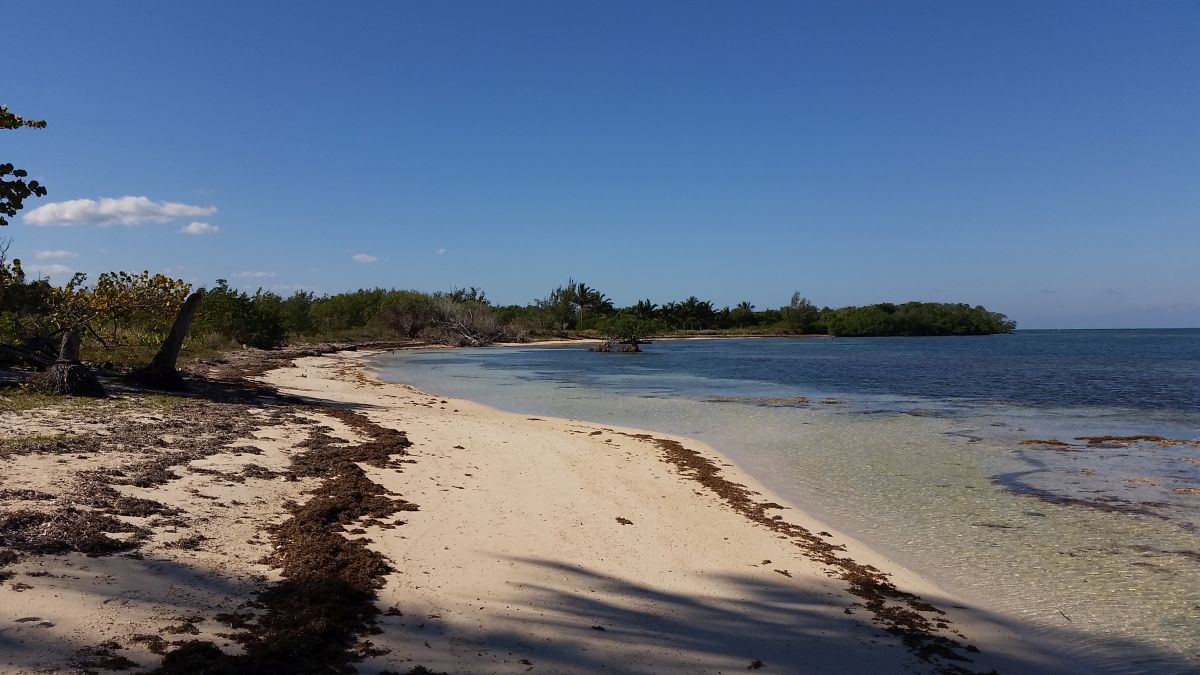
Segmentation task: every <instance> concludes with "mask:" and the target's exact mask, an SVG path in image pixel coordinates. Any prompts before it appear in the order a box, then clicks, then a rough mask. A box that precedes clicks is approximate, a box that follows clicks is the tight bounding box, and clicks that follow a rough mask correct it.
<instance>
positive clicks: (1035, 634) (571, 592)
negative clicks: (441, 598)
mask: <svg viewBox="0 0 1200 675" xmlns="http://www.w3.org/2000/svg"><path fill="white" fill-rule="evenodd" d="M508 560H510V561H511V562H513V563H515V564H516V565H517V566H518V568H519V567H521V566H525V567H527V568H535V575H536V576H538V577H539V578H542V579H546V580H548V581H547V582H546V583H543V584H534V585H528V584H522V585H520V587H519V589H514V591H513V592H512V593H510V594H508V595H507V596H505V597H498V598H493V599H492V600H493V601H494V602H493V605H494V606H493V608H492V609H491V611H488V612H487V613H486V614H482V613H481V614H480V615H479V616H480V617H483V618H476V616H473V615H471V613H470V612H471V610H474V609H475V607H463V608H462V609H463V610H464V611H463V612H462V614H461V615H460V614H455V615H452V616H449V618H441V617H438V618H426V617H429V616H430V615H429V612H430V611H431V610H432V608H428V607H424V608H423V607H418V606H414V605H412V604H408V603H404V602H400V603H399V604H398V606H399V608H400V609H401V610H402V611H403V613H404V615H405V616H402V617H384V619H383V621H382V622H381V627H382V628H384V631H385V632H384V634H382V635H379V636H376V637H375V638H373V640H374V642H375V643H376V644H377V645H379V646H384V647H388V648H390V649H392V650H393V653H394V654H398V655H404V654H418V655H421V657H422V663H425V664H427V665H429V666H430V667H433V668H434V669H435V670H449V671H455V670H459V671H461V670H463V669H464V665H463V664H464V663H466V664H469V665H467V666H465V668H466V669H467V670H469V671H470V672H479V673H484V672H520V669H519V668H518V666H520V665H522V664H521V661H520V659H522V658H524V659H526V660H528V661H530V662H531V663H532V664H533V665H535V666H536V671H537V672H566V673H581V672H620V673H700V672H735V671H742V670H747V669H754V668H752V665H753V664H755V663H762V664H764V668H765V669H767V672H784V673H834V672H836V673H878V672H898V671H906V672H990V671H992V670H996V671H998V672H1001V673H1083V672H1114V673H1123V672H1130V673H1133V672H1161V673H1172V672H1178V673H1185V672H1195V666H1196V664H1195V663H1194V662H1191V663H1189V662H1187V661H1185V660H1183V659H1182V658H1181V657H1180V656H1178V655H1177V654H1171V653H1167V652H1165V651H1163V650H1161V649H1159V648H1157V647H1155V646H1154V645H1152V644H1148V643H1141V642H1136V641H1131V640H1120V639H1104V640H1099V639H1098V638H1097V637H1096V636H1094V635H1086V634H1084V633H1082V632H1078V631H1072V630H1071V629H1069V628H1062V629H1053V630H1050V629H1046V628H1044V627H1036V628H1035V627H1033V626H1031V625H1020V624H1014V623H1013V622H1012V621H1011V620H1009V619H1005V618H1002V617H1000V616H997V615H995V614H994V613H991V612H988V611H986V610H983V609H980V608H975V607H964V606H962V605H955V604H954V602H955V601H954V600H952V599H949V598H940V597H930V598H927V599H928V600H931V601H932V602H934V603H935V604H939V605H940V606H943V607H947V608H950V607H952V606H953V607H954V608H953V609H951V610H950V615H949V616H950V617H951V621H953V620H954V619H953V617H955V616H958V617H960V618H964V617H968V616H969V618H970V619H973V620H976V621H978V620H983V621H987V622H991V623H996V624H1000V625H1001V626H1005V627H1007V628H1009V629H1010V630H1012V631H1013V633H1015V635H1016V636H1017V638H1018V643H1017V644H1008V645H991V644H987V642H986V641H983V642H981V643H980V644H979V647H980V649H981V651H980V652H978V653H968V654H966V655H965V656H966V657H967V658H969V660H962V661H958V660H947V659H945V658H940V657H935V658H932V659H930V660H923V659H921V658H920V657H918V656H917V655H915V654H914V653H913V652H911V651H909V650H907V649H906V648H905V647H904V645H903V642H902V641H901V639H900V638H899V637H898V636H895V635H891V634H889V633H887V632H886V631H884V630H883V629H881V628H879V627H877V626H875V625H873V624H872V621H871V617H870V615H869V613H868V612H866V611H861V612H857V613H854V614H848V613H846V611H845V609H844V608H843V607H842V606H840V605H837V604H836V603H835V602H832V601H831V598H830V597H829V596H828V595H827V594H825V593H823V592H814V591H812V590H808V589H805V588H804V587H802V586H800V585H799V584H796V583H792V582H788V581H786V580H780V581H773V580H764V579H763V578H761V576H752V575H718V576H715V577H713V578H715V579H717V580H718V581H720V582H721V584H720V587H721V588H723V589H725V591H724V592H723V593H722V594H720V595H697V594H692V593H688V592H686V591H683V592H681V591H667V590H663V589H662V588H661V587H655V586H651V585H648V584H646V583H642V582H639V581H635V580H632V579H625V578H620V577H616V576H610V575H605V574H601V573H598V572H596V571H593V570H590V569H587V568H584V567H580V566H576V565H571V564H567V563H564V562H560V561H554V560H543V559H530V558H508ZM514 576H519V575H514ZM486 604H487V601H486V600H485V601H482V602H478V603H476V607H479V605H486ZM496 605H498V606H500V607H504V608H506V609H505V611H496V609H497V608H496ZM479 609H481V610H482V609H483V608H482V607H480V608H479ZM440 611H444V612H446V613H447V614H449V611H448V610H445V609H443V610H440ZM435 616H436V615H435ZM481 622H482V624H481ZM967 638H968V639H967V642H974V640H972V639H971V638H972V636H971V635H968V636H967ZM1024 640H1028V642H1025V643H1024V644H1022V643H1021V642H1020V641H1024ZM1035 641H1036V645H1035ZM1058 646H1061V647H1059V649H1062V650H1063V651H1059V649H1056V647H1058ZM1055 652H1058V653H1055ZM456 655H457V656H456ZM1081 656H1086V660H1085V661H1080V660H1079V658H1080V657H1081ZM463 657H466V658H465V660H464V659H463ZM396 665H397V664H396V662H395V661H394V660H392V659H391V658H390V657H389V658H385V659H380V660H377V661H372V662H369V663H367V664H364V667H362V668H360V670H361V671H362V672H380V671H382V670H386V669H388V668H396Z"/></svg>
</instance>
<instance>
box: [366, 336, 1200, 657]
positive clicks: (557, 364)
mask: <svg viewBox="0 0 1200 675" xmlns="http://www.w3.org/2000/svg"><path fill="white" fill-rule="evenodd" d="M372 365H373V366H374V367H376V368H377V369H378V371H379V372H380V374H381V375H382V376H383V377H385V378H389V379H393V380H395V381H400V382H405V383H409V384H413V385H414V386H417V387H418V388H420V389H422V390H425V391H429V392H431V393H438V394H443V395H448V396H456V397H461V398H467V399H472V400H476V401H480V402H482V403H486V404H489V405H493V406H495V407H499V408H503V409H507V410H512V411H515V412H521V413H526V414H532V415H547V416H558V417H569V418H575V419H582V420H590V421H596V422H610V423H613V424H620V425H626V426H633V427H640V428H645V429H651V430H658V431H664V432H668V433H675V434H681V435H686V436H692V437H696V438H700V439H702V440H705V441H707V442H709V443H711V444H712V445H714V446H715V447H717V448H719V449H720V450H721V451H723V452H725V453H726V454H728V455H729V456H730V457H732V458H733V459H734V461H736V462H737V463H738V464H739V465H740V466H742V467H743V468H745V469H746V470H748V471H749V472H750V473H752V474H754V475H755V476H756V477H757V478H759V479H760V480H762V481H763V482H764V483H766V484H767V485H768V486H769V487H771V488H772V489H774V490H776V491H777V492H779V493H781V494H782V495H783V496H784V497H786V498H788V499H790V500H791V501H793V502H795V503H797V504H800V505H802V506H803V507H804V508H806V509H808V510H810V511H812V512H813V513H814V514H815V515H817V516H819V517H821V518H823V519H824V520H826V521H828V522H830V523H831V524H832V525H834V526H836V527H838V528H840V529H843V530H844V531H847V532H849V533H852V534H853V535H855V536H856V537H857V538H859V539H862V540H864V541H865V542H867V543H869V544H871V545H872V546H875V547H876V548H879V549H881V550H883V551H886V552H887V553H889V554H891V555H893V556H896V557H897V558H899V559H900V560H902V561H903V562H905V563H907V564H908V565H909V566H911V567H913V568H914V569H918V570H921V571H922V572H923V573H925V574H926V575H928V576H930V577H932V578H933V579H934V580H935V581H937V582H939V583H940V584H941V585H943V586H945V587H947V588H949V589H950V590H952V591H954V592H956V593H957V594H959V595H961V596H962V597H964V598H966V599H968V600H974V601H976V602H978V603H979V604H981V605H985V606H988V607H996V608H998V609H999V610H1000V611H1001V612H1002V613H1003V614H1004V615H1005V616H1007V617H1009V618H1011V619H1012V620H1014V621H1015V622H1017V623H1018V624H1019V625H1020V626H1021V627H1022V628H1023V630H1026V631H1036V632H1038V633H1041V634H1043V635H1044V636H1046V637H1047V638H1048V639H1051V640H1054V641H1057V642H1058V643H1059V644H1061V646H1062V648H1063V649H1064V650H1066V651H1068V652H1069V653H1070V654H1072V655H1073V656H1075V657H1077V658H1080V659H1083V660H1084V661H1085V662H1086V663H1088V664H1089V665H1090V666H1091V667H1093V668H1095V669H1096V670H1098V671H1105V672H1147V671H1154V672H1191V671H1197V670H1200V534H1198V532H1200V491H1198V490H1197V488H1200V447H1198V446H1197V445H1189V444H1166V445H1163V444H1159V443H1144V442H1143V443H1135V444H1132V445H1130V444H1120V443H1100V444H1088V443H1086V442H1083V441H1077V440H1075V439H1076V437H1080V436H1105V435H1113V436H1129V435H1157V436H1162V437H1166V438H1169V439H1181V440H1190V441H1196V440H1200V331H1198V330H1169V331H1149V330H1144V331H1143V330H1131V331H1019V332H1018V333H1016V334H1014V335H1009V336H994V337H986V338H902V339H889V338H876V339H824V338H820V339H778V340H776V339H746V340H711V341H667V342H660V343H657V344H654V345H650V346H649V347H647V351H646V352H645V353H643V354H634V355H630V354H594V353H590V352H587V351H586V350H584V349H582V348H580V347H578V346H571V347H559V348H553V347H530V348H493V349H475V350H465V349H464V350H450V351H447V350H439V351H428V352H410V353H403V354H396V355H384V356H380V357H376V358H375V359H373V361H372ZM796 397H806V398H808V399H809V402H807V403H804V402H801V401H797V400H789V399H795V398H796ZM1035 439H1038V440H1046V439H1058V440H1061V441H1063V442H1067V443H1070V445H1069V446H1050V445H1033V444H1025V443H1022V441H1028V440H1035Z"/></svg>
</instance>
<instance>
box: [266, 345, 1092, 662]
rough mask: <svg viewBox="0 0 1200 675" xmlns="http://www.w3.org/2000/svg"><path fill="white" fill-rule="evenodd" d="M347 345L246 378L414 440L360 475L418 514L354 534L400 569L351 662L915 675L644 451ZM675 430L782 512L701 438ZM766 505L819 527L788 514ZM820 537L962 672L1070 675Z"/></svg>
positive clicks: (790, 557)
mask: <svg viewBox="0 0 1200 675" xmlns="http://www.w3.org/2000/svg"><path fill="white" fill-rule="evenodd" d="M361 356H363V354H361V353H359V354H355V355H353V356H341V355H335V356H326V357H318V358H308V359H302V360H300V361H297V365H298V366H299V367H297V368H289V369H282V370H276V371H273V372H271V373H269V374H268V375H267V377H265V378H264V379H265V380H266V381H268V382H270V383H271V384H273V385H275V386H277V387H279V388H280V389H281V390H283V391H285V392H289V393H295V394H298V395H301V396H305V397H308V398H312V399H315V400H321V401H332V402H339V403H344V404H354V405H356V406H363V407H362V408H360V410H362V411H363V412H365V413H366V414H368V415H369V417H370V418H371V419H372V420H373V421H374V422H376V423H378V424H382V425H384V426H390V427H393V428H397V429H402V430H405V431H406V432H407V433H408V435H409V438H410V439H411V440H412V441H413V443H414V447H413V448H412V449H411V450H410V452H411V454H412V459H415V460H416V461H415V463H413V464H409V465H406V468H405V469H404V471H403V472H398V471H391V470H372V471H371V477H372V479H373V480H375V481H377V482H379V483H381V484H383V485H385V486H386V487H388V488H389V489H391V490H393V491H395V492H397V493H399V494H400V495H402V496H403V497H404V498H405V499H407V500H409V501H412V502H415V503H416V504H418V505H419V506H420V511H418V512H414V513H410V514H406V517H405V520H407V524H406V525H404V526H403V527H400V528H397V529H393V530H387V531H383V530H369V531H368V532H369V533H368V535H367V536H369V537H370V538H371V539H373V540H374V542H375V543H374V544H373V548H375V549H376V550H378V551H380V552H382V553H384V554H385V555H387V556H388V557H389V558H391V559H392V560H393V561H394V562H395V564H396V567H397V568H398V572H397V573H395V574H394V575H392V576H391V578H390V579H389V580H388V583H387V586H386V588H385V589H384V590H383V591H382V593H381V598H380V603H381V606H382V607H395V608H397V609H399V610H400V611H401V612H402V613H403V615H402V616H386V617H384V618H383V622H382V624H381V627H382V628H383V633H382V634H381V635H378V636H374V637H372V638H371V639H372V641H373V642H374V643H375V644H376V645H377V646H381V647H386V648H389V649H391V650H392V651H391V653H390V654H387V655H385V656H382V657H378V658H376V659H373V660H371V661H368V662H366V663H364V664H362V667H361V669H362V670H363V671H364V672H375V671H378V670H386V669H396V670H401V671H403V670H406V669H408V668H411V667H412V666H413V665H414V664H422V665H425V666H427V667H430V668H432V669H434V670H446V671H450V672H471V673H510V672H512V673H517V672H526V671H527V670H529V669H530V667H531V666H530V664H532V667H533V668H534V671H535V672H564V673H566V672H570V673H578V672H600V671H606V672H623V673H629V672H639V673H640V672H645V673H666V672H678V673H700V672H733V671H744V670H746V669H747V667H748V666H749V665H750V664H751V663H752V662H753V661H755V660H761V661H762V662H763V663H764V664H765V665H766V668H769V669H770V671H769V672H787V673H799V672H814V673H815V672H864V673H866V672H872V673H877V672H912V671H914V670H915V671H917V672H925V671H931V670H932V669H933V667H932V666H931V665H930V664H929V663H926V662H923V661H920V660H918V659H917V658H916V657H915V656H914V655H913V654H912V653H911V652H910V651H909V650H907V649H906V648H905V647H904V646H903V645H902V644H901V641H900V640H899V639H898V638H897V637H895V636H892V635H890V634H888V633H886V632H884V631H883V630H881V629H880V628H878V627H877V626H875V625H873V624H872V623H871V615H870V614H869V613H868V612H867V611H865V610H864V609H862V608H861V607H858V608H855V609H854V610H853V612H854V613H853V614H849V613H847V612H846V609H847V608H848V607H851V606H852V605H853V604H854V603H855V601H856V600H857V598H855V597H853V596H851V595H849V594H848V593H846V590H845V588H846V584H845V582H842V581H839V580H836V579H832V578H830V577H829V576H828V574H827V569H826V568H825V567H824V566H823V565H820V564H818V563H815V562H812V561H810V560H808V559H806V558H805V557H804V556H803V555H802V554H801V552H800V551H799V550H798V549H797V548H796V547H795V546H793V545H792V544H791V543H790V542H788V541H786V540H783V539H782V538H781V537H780V536H779V535H778V534H776V533H774V532H772V531H770V530H768V529H767V528H765V527H762V526H759V525H756V524H753V523H752V522H750V521H749V520H747V519H746V518H744V517H743V516H742V515H740V514H738V513H736V512H734V511H733V510H731V509H730V508H728V507H727V506H726V505H725V504H724V503H723V502H722V501H721V500H720V499H719V498H718V497H717V496H715V495H714V494H712V493H710V492H708V491H706V489H705V488H704V487H703V486H701V485H700V484H699V483H697V482H695V481H693V480H690V479H686V478H684V477H682V476H680V475H679V474H678V472H677V471H676V470H675V469H674V468H673V467H672V466H671V465H669V464H667V463H666V462H664V461H663V460H662V458H661V452H660V451H659V450H658V449H657V448H656V447H654V446H653V445H652V444H650V443H646V442H644V441H639V440H636V439H633V438H629V437H627V436H623V435H619V434H616V433H611V432H609V431H603V432H602V433H600V434H593V432H595V431H598V430H601V429H606V427H600V426H597V425H591V424H585V423H581V422H574V421H569V420H553V419H528V418H526V417H525V416H522V415H517V414H511V413H507V412H502V411H498V410H495V409H491V408H488V407H485V406H482V405H478V404H475V403H472V402H469V401H463V400H455V399H443V398H440V397H433V396H430V395H427V394H424V393H421V392H419V391H417V390H415V389H413V388H411V387H407V386H403V385H393V384H385V383H382V382H379V381H377V380H375V379H374V378H372V377H369V376H364V375H363V374H362V373H361V372H359V373H356V374H353V375H352V372H353V371H354V370H357V369H356V368H354V369H352V368H349V367H348V365H349V364H356V359H357V358H358V357H361ZM615 431H630V430H621V429H617V430H615ZM656 435H657V436H659V437H666V438H670V437H669V436H665V435H663V434H656ZM676 440H680V441H682V442H683V443H684V444H685V445H687V446H688V447H689V448H692V449H695V450H698V451H700V452H701V453H702V454H703V455H705V456H706V457H709V458H711V459H713V460H714V461H715V462H716V463H717V464H718V465H720V466H728V468H726V469H725V475H726V477H728V478H729V479H731V480H734V481H736V482H738V483H741V484H743V485H746V486H748V487H750V488H751V489H753V490H755V491H758V492H760V493H762V495H763V499H765V500H769V501H774V502H778V503H782V504H785V505H786V502H784V500H782V499H781V498H779V497H778V496H776V495H773V494H771V493H770V492H769V491H768V490H766V489H765V488H763V487H762V486H761V485H759V484H758V483H757V482H756V481H754V480H753V479H752V478H750V477H749V476H746V475H745V474H743V473H741V472H740V471H738V470H737V469H736V467H732V466H731V465H729V462H728V460H727V459H725V458H724V457H722V456H721V455H720V454H719V453H717V452H716V451H714V450H713V449H712V448H710V447H707V446H704V445H703V444H700V443H698V442H696V441H693V440H689V439H676ZM780 513H782V514H783V516H784V518H785V519H786V520H788V521H790V522H793V523H796V524H799V525H801V526H804V527H807V528H809V529H810V530H812V531H814V532H815V531H821V530H824V531H830V528H828V527H827V526H825V525H823V524H822V523H819V522H816V521H814V520H812V519H811V518H809V517H808V516H806V515H805V514H804V513H802V512H800V511H799V510H797V509H795V508H789V509H788V510H784V511H781V512H780ZM618 518H624V519H627V520H630V521H632V524H621V523H620V522H618V520H617V519H618ZM831 541H833V542H836V543H841V544H844V545H846V546H847V547H848V552H849V555H850V556H851V557H852V558H854V559H855V560H856V561H859V562H861V563H867V564H872V565H875V566H876V567H878V568H880V569H883V570H884V571H886V572H888V573H889V574H890V575H891V577H892V579H893V581H894V582H895V583H896V584H897V586H899V587H900V588H901V589H903V590H907V591H910V592H914V593H917V594H919V595H921V596H922V597H923V598H924V599H925V600H927V601H930V602H932V603H933V604H935V605H937V606H939V607H941V608H943V609H946V610H947V611H948V612H949V614H948V619H949V621H950V622H951V625H952V627H953V628H954V629H956V630H957V631H959V632H960V633H962V634H963V635H964V636H965V638H966V641H967V642H969V643H970V644H972V645H975V646H976V647H978V648H979V649H980V650H982V653H981V654H977V655H973V663H963V664H962V665H963V666H966V667H968V668H970V669H971V670H978V671H987V670H990V669H992V668H998V669H1000V670H1001V671H1007V672H1038V671H1045V672H1071V671H1072V668H1070V667H1069V666H1068V664H1065V663H1063V662H1061V661H1059V660H1058V659H1056V658H1054V657H1053V656H1052V655H1050V654H1049V653H1047V652H1046V650H1044V649H1042V648H1040V647H1038V646H1037V645H1035V644H1033V643H1032V642H1031V641H1030V640H1026V639H1022V638H1021V637H1018V636H1017V635H1016V634H1015V633H1014V632H1013V631H1012V630H1009V629H1007V628H1005V627H1003V626H1002V625H1000V624H999V623H998V622H997V621H995V620H993V619H992V617H991V616H990V615H989V613H988V612H986V611H985V610H983V609H978V608H965V607H964V608H961V609H956V608H954V606H956V605H957V606H962V605H964V604H965V603H962V602H960V601H958V600H957V599H955V598H952V597H948V596H947V595H946V594H945V593H944V592H943V591H941V590H940V589H938V588H937V587H936V586H935V585H933V584H931V583H929V582H928V581H926V580H924V579H922V578H921V577H920V576H919V575H918V574H916V573H914V572H912V571H910V570H906V569H903V568H901V567H899V566H898V565H897V564H895V563H894V562H893V561H891V560H888V559H886V558H884V557H883V556H880V555H878V554H877V553H875V552H873V551H871V550H869V549H868V548H866V547H865V546H863V545H861V544H860V543H858V542H856V541H853V540H852V539H851V538H849V537H847V536H845V535H842V534H840V533H837V532H833V537H832V539H831ZM767 560H769V561H771V562H769V563H765V562H764V561H767ZM780 570H782V571H786V572H787V573H788V575H787V576H785V575H784V574H782V573H780ZM601 629H603V630H601Z"/></svg>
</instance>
